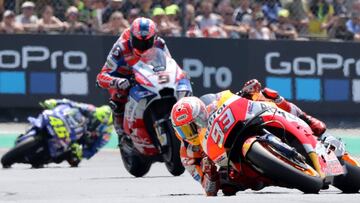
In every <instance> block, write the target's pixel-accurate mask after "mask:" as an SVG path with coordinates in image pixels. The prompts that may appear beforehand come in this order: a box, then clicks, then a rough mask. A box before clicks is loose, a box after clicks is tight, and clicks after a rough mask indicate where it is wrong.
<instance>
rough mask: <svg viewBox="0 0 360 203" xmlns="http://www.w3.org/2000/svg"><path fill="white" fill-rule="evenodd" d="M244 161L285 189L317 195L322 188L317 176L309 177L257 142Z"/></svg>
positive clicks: (320, 180) (321, 182)
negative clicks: (294, 189) (284, 186)
mask: <svg viewBox="0 0 360 203" xmlns="http://www.w3.org/2000/svg"><path fill="white" fill-rule="evenodd" d="M246 159H247V160H249V161H250V162H251V163H252V164H254V165H255V166H256V168H257V169H258V171H259V172H261V173H262V174H264V175H265V176H267V177H269V178H270V179H271V180H274V181H275V183H280V184H281V185H283V184H285V185H286V187H291V188H296V189H299V190H301V191H302V192H304V193H318V192H319V191H320V189H321V188H322V186H323V181H322V179H321V178H320V177H319V176H311V175H308V174H305V173H303V172H301V171H300V170H298V169H296V168H295V167H293V166H291V165H289V164H288V163H286V162H285V161H283V160H281V159H280V158H278V157H277V156H275V155H274V154H273V153H271V152H269V151H268V149H266V148H265V147H264V146H263V145H261V144H260V143H259V142H254V143H253V144H252V146H251V148H250V149H249V151H248V152H247V154H246Z"/></svg>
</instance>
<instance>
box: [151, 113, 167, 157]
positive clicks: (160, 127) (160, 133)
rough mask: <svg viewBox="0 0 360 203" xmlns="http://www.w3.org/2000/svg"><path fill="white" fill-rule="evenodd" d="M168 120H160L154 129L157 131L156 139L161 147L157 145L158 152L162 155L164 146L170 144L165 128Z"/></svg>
mask: <svg viewBox="0 0 360 203" xmlns="http://www.w3.org/2000/svg"><path fill="white" fill-rule="evenodd" d="M168 121H169V120H168V119H160V120H157V121H155V122H154V124H153V127H154V129H155V133H156V137H157V140H158V142H159V145H157V148H158V150H159V151H160V153H162V151H163V149H162V147H163V146H166V145H167V144H168V140H167V136H166V133H167V132H166V130H165V128H164V125H166V123H167V122H168Z"/></svg>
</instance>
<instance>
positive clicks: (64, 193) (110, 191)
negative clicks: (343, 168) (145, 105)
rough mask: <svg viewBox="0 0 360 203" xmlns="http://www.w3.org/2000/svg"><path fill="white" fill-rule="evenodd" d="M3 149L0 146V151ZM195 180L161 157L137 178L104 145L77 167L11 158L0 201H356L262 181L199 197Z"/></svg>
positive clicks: (0, 177) (357, 197) (359, 197)
mask: <svg viewBox="0 0 360 203" xmlns="http://www.w3.org/2000/svg"><path fill="white" fill-rule="evenodd" d="M4 152H5V150H4V149H2V150H0V155H2V154H3V153H4ZM202 192H203V191H202V188H201V186H200V184H198V183H197V182H195V181H194V180H193V179H192V178H191V177H190V175H189V174H188V173H186V172H185V173H184V174H183V175H181V176H179V177H173V176H171V175H170V174H169V173H168V172H167V170H166V168H165V166H164V165H163V164H161V163H156V164H153V166H152V168H151V170H150V172H149V173H148V174H147V175H146V176H145V177H143V178H133V177H132V176H131V175H130V174H128V173H127V172H126V170H125V168H124V167H123V165H122V162H121V158H120V156H119V153H118V152H117V151H114V150H106V151H102V152H100V153H99V154H97V156H96V157H94V158H93V159H91V160H88V161H83V162H82V163H81V165H80V167H79V168H69V166H68V165H67V164H66V163H63V164H59V165H56V164H50V165H48V166H46V167H45V168H42V169H31V168H30V166H28V165H24V164H15V165H14V166H13V167H12V168H11V169H2V170H0V202H131V203H132V202H156V203H158V202H166V203H168V202H171V203H174V202H189V203H190V202H191V203H192V202H268V203H272V202H274V203H279V202H280V201H281V202H299V203H300V202H301V203H305V202H306V203H307V202H329V203H330V202H344V203H348V202H360V194H359V193H358V194H341V192H340V191H339V190H338V189H336V188H334V187H331V188H330V189H329V190H324V191H321V192H320V194H315V195H314V194H303V193H302V192H300V191H298V190H295V189H284V188H279V187H268V188H265V189H263V190H261V191H252V190H246V191H244V192H238V193H237V195H236V196H232V197H224V196H222V193H221V192H219V196H218V197H205V196H203V193H202Z"/></svg>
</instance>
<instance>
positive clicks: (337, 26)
mask: <svg viewBox="0 0 360 203" xmlns="http://www.w3.org/2000/svg"><path fill="white" fill-rule="evenodd" d="M347 21H348V17H347V16H346V15H344V14H340V15H339V16H337V19H336V21H335V23H334V25H333V26H332V27H331V29H330V30H329V37H330V38H332V39H339V40H353V39H354V33H352V32H350V31H349V30H348V29H347V27H346V23H347Z"/></svg>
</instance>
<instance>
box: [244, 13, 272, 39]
mask: <svg viewBox="0 0 360 203" xmlns="http://www.w3.org/2000/svg"><path fill="white" fill-rule="evenodd" d="M254 21H255V22H254V25H253V27H252V28H251V29H250V32H249V39H263V40H269V39H275V35H274V34H273V33H272V32H271V30H270V29H269V28H268V27H266V20H265V17H264V14H263V13H261V12H259V13H256V14H255V16H254Z"/></svg>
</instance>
